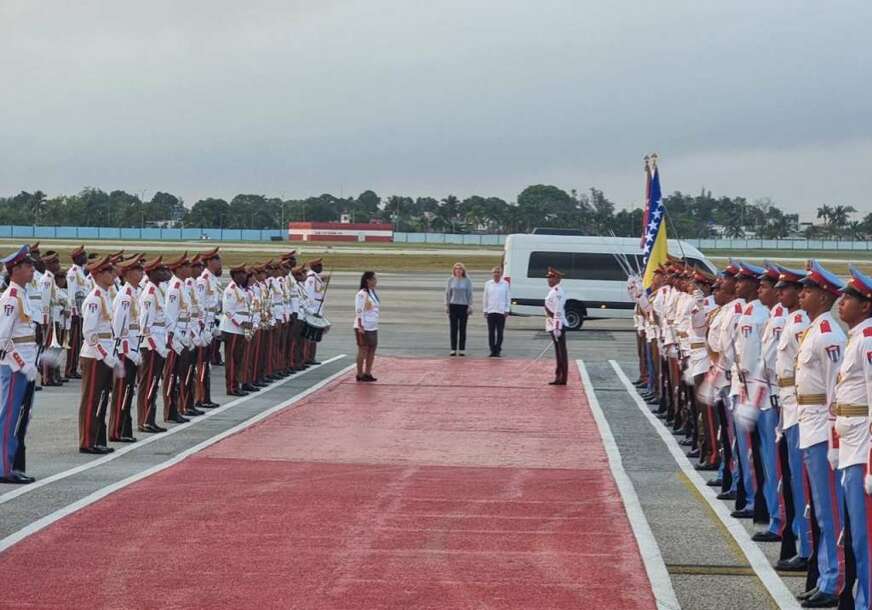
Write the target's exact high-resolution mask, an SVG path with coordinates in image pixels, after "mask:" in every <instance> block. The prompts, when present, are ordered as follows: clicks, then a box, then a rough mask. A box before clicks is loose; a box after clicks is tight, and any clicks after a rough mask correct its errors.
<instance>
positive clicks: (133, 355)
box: [126, 352, 142, 366]
mask: <svg viewBox="0 0 872 610" xmlns="http://www.w3.org/2000/svg"><path fill="white" fill-rule="evenodd" d="M126 357H127V359H128V360H130V361H131V362H132V363H133V364H135V365H136V366H139V365H140V364H142V355H141V354H140V353H139V352H130V353H128V354H127V356H126Z"/></svg>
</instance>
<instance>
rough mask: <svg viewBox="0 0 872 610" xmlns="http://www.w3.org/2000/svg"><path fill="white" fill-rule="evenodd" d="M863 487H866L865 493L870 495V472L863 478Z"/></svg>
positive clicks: (871, 480)
mask: <svg viewBox="0 0 872 610" xmlns="http://www.w3.org/2000/svg"><path fill="white" fill-rule="evenodd" d="M863 487H865V488H866V495H868V496H872V474H867V475H866V477H865V478H864V479H863Z"/></svg>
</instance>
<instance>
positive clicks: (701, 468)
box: [695, 464, 718, 472]
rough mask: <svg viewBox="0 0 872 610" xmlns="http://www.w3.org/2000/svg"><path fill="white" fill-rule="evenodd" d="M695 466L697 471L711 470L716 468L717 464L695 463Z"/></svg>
mask: <svg viewBox="0 0 872 610" xmlns="http://www.w3.org/2000/svg"><path fill="white" fill-rule="evenodd" d="M695 468H696V469H697V470H698V471H699V472H712V471H715V470H717V469H718V465H717V464H697V465H696V466H695Z"/></svg>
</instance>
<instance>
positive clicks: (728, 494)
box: [718, 491, 736, 500]
mask: <svg viewBox="0 0 872 610" xmlns="http://www.w3.org/2000/svg"><path fill="white" fill-rule="evenodd" d="M735 499H736V492H735V491H722V492H721V493H719V494H718V500H735Z"/></svg>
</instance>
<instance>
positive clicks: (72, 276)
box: [64, 245, 91, 379]
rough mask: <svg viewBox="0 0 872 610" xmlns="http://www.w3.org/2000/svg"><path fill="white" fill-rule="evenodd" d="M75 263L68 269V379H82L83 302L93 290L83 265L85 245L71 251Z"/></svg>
mask: <svg viewBox="0 0 872 610" xmlns="http://www.w3.org/2000/svg"><path fill="white" fill-rule="evenodd" d="M70 258H71V259H72V260H73V264H72V265H70V268H69V269H68V270H67V298H68V299H69V301H70V336H69V343H70V349H69V350H68V351H67V363H66V365H65V367H64V376H65V377H67V378H68V379H81V378H82V375H81V374H80V373H79V352H80V351H81V349H82V311H81V307H82V302H83V301H84V300H85V296H86V295H87V294H88V293H89V292H90V291H91V283H90V282H89V281H88V278H87V277H86V276H85V270H84V268H83V265H84V264H85V263H86V261H87V260H88V253H87V252H85V246H84V245H82V246H79V247H78V248H76V249H75V250H73V251H72V252H70Z"/></svg>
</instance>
